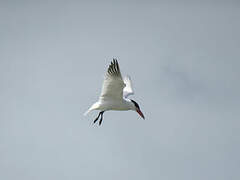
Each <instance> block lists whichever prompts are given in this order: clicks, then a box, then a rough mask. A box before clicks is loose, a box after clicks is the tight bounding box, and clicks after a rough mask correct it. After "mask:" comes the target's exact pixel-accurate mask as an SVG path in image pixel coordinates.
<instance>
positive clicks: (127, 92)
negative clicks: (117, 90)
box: [123, 76, 134, 98]
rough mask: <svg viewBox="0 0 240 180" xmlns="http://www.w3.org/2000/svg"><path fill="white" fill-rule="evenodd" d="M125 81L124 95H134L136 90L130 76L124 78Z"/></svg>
mask: <svg viewBox="0 0 240 180" xmlns="http://www.w3.org/2000/svg"><path fill="white" fill-rule="evenodd" d="M124 83H125V84H126V86H125V88H124V89H123V97H125V98H127V97H128V96H129V95H133V94H134V91H133V88H132V81H131V78H130V76H126V77H125V78H124Z"/></svg>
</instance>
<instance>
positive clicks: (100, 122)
mask: <svg viewBox="0 0 240 180" xmlns="http://www.w3.org/2000/svg"><path fill="white" fill-rule="evenodd" d="M100 113H101V118H100V121H99V126H100V125H101V124H102V120H103V113H104V111H102V112H100Z"/></svg>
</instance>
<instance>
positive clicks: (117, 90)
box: [85, 60, 136, 115]
mask: <svg viewBox="0 0 240 180" xmlns="http://www.w3.org/2000/svg"><path fill="white" fill-rule="evenodd" d="M131 94H134V92H133V89H132V83H131V79H130V77H129V76H127V77H125V78H124V80H123V79H122V75H121V72H120V69H119V66H118V63H117V61H116V60H113V62H112V63H111V65H110V66H109V68H108V72H107V73H106V75H105V78H104V81H103V86H102V92H101V95H100V97H99V100H98V101H97V102H96V103H94V104H93V105H92V106H91V107H90V108H89V109H88V111H87V112H86V113H85V115H86V114H88V113H89V112H90V111H92V110H100V111H109V110H116V111H127V110H136V107H135V106H134V104H133V103H132V102H131V100H129V99H127V97H128V96H129V95H131Z"/></svg>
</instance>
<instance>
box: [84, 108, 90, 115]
mask: <svg viewBox="0 0 240 180" xmlns="http://www.w3.org/2000/svg"><path fill="white" fill-rule="evenodd" d="M90 111H91V110H90V109H88V110H87V111H86V112H85V113H84V114H83V115H84V116H86V115H87V114H88V113H89V112H90Z"/></svg>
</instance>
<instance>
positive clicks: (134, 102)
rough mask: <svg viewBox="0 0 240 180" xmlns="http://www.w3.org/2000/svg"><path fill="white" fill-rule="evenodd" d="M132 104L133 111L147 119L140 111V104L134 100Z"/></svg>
mask: <svg viewBox="0 0 240 180" xmlns="http://www.w3.org/2000/svg"><path fill="white" fill-rule="evenodd" d="M131 102H132V103H133V110H135V111H136V112H137V113H138V114H139V115H140V116H141V117H142V118H143V119H145V117H144V115H143V113H142V111H141V110H140V107H139V105H138V103H137V102H136V101H134V100H132V99H131Z"/></svg>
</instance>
